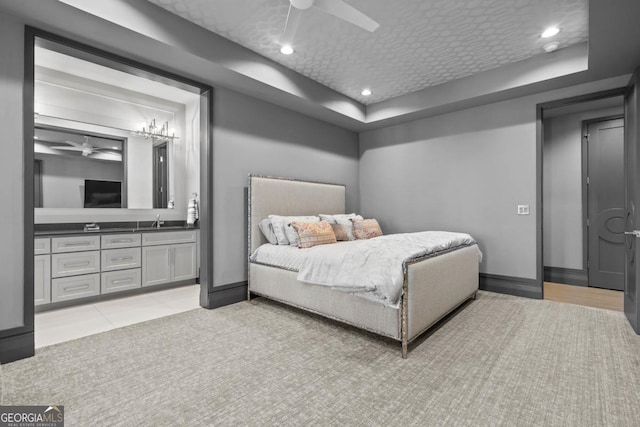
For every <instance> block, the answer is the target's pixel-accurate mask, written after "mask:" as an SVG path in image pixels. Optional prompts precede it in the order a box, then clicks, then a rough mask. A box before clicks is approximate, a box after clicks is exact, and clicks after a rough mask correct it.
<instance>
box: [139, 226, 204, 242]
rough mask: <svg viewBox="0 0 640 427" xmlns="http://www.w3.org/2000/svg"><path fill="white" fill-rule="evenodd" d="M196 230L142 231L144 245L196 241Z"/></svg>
mask: <svg viewBox="0 0 640 427" xmlns="http://www.w3.org/2000/svg"><path fill="white" fill-rule="evenodd" d="M195 241H196V230H189V231H156V232H153V233H142V245H143V246H152V245H168V244H172V243H195Z"/></svg>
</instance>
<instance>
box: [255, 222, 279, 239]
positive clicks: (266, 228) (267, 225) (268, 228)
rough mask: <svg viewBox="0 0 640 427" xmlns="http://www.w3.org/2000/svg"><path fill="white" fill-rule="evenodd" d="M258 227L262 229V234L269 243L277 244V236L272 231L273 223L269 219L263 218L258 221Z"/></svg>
mask: <svg viewBox="0 0 640 427" xmlns="http://www.w3.org/2000/svg"><path fill="white" fill-rule="evenodd" d="M258 227H259V228H260V231H262V234H264V237H266V238H267V240H268V241H269V243H271V244H272V245H277V244H278V238H277V237H276V234H275V233H274V232H273V224H271V220H270V219H269V218H265V219H263V220H262V221H260V223H259V224H258Z"/></svg>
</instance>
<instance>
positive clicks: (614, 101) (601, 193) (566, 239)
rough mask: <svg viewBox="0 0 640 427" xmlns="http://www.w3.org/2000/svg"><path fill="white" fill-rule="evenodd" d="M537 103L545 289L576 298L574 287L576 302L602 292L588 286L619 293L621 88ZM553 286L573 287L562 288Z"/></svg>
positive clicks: (621, 267)
mask: <svg viewBox="0 0 640 427" xmlns="http://www.w3.org/2000/svg"><path fill="white" fill-rule="evenodd" d="M540 108H541V122H542V123H541V124H542V132H541V135H542V202H543V203H542V206H543V207H542V222H543V227H542V241H543V244H542V248H541V249H542V254H541V255H542V256H541V258H542V261H543V271H544V274H543V281H544V282H545V283H544V291H543V294H545V293H548V294H549V295H550V296H551V292H549V290H550V289H553V290H554V292H553V294H554V295H559V294H562V295H572V298H573V296H574V295H575V294H576V292H577V295H578V298H577V299H578V300H580V299H583V298H582V296H581V295H580V294H581V293H584V294H585V295H587V294H588V295H596V296H598V295H600V294H601V293H598V292H596V293H593V292H591V293H589V292H590V291H589V289H590V288H594V289H595V288H600V289H603V290H616V291H619V290H621V289H622V288H623V278H624V249H623V248H624V244H623V241H624V229H623V227H624V224H623V212H624V173H623V169H624V154H623V153H624V151H623V147H624V120H623V119H622V117H623V114H624V111H623V97H622V90H616V91H609V92H607V93H601V94H593V95H589V96H584V97H580V98H574V99H569V100H561V101H558V102H554V103H549V104H547V105H543V106H540ZM551 285H553V286H551ZM555 285H560V286H570V287H571V288H568V290H567V292H564V291H562V288H558V287H556V286H555ZM580 288H582V289H583V290H584V291H580ZM558 290H561V292H560V293H558V292H557V291H558ZM611 292H613V294H612V295H613V297H614V298H615V299H616V300H618V299H619V298H618V295H617V293H616V292H615V291H611ZM573 299H574V300H575V298H573ZM573 302H575V301H573ZM578 303H579V302H578Z"/></svg>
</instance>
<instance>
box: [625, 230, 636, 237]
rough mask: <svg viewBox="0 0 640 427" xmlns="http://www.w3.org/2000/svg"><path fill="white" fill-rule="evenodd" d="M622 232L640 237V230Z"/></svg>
mask: <svg viewBox="0 0 640 427" xmlns="http://www.w3.org/2000/svg"><path fill="white" fill-rule="evenodd" d="M624 234H627V235H631V236H636V237H640V230H633V231H625V232H624Z"/></svg>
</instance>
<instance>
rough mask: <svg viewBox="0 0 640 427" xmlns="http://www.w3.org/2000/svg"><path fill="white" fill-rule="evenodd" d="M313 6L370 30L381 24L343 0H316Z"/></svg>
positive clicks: (372, 30)
mask: <svg viewBox="0 0 640 427" xmlns="http://www.w3.org/2000/svg"><path fill="white" fill-rule="evenodd" d="M313 6H314V7H317V8H318V9H321V10H323V11H325V12H327V13H330V14H331V15H333V16H336V17H338V18H340V19H343V20H345V21H347V22H350V23H352V24H354V25H357V26H358V27H360V28H362V29H365V30H367V31H370V32H374V31H375V30H377V29H378V27H379V26H380V24H378V23H377V22H376V21H374V20H373V19H371V18H369V17H368V16H367V15H365V14H364V13H362V12H360V11H359V10H358V9H356V8H355V7H353V6H351V5H350V4H347V3H345V2H344V1H343V0H315V1H314V2H313Z"/></svg>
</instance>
